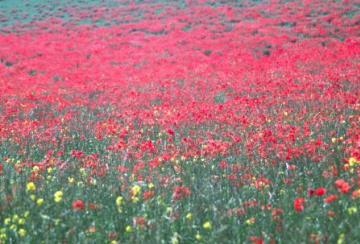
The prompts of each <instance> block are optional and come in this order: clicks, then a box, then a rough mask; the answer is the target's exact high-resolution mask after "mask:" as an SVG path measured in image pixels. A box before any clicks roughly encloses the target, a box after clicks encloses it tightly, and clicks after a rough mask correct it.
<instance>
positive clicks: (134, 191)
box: [131, 185, 141, 196]
mask: <svg viewBox="0 0 360 244" xmlns="http://www.w3.org/2000/svg"><path fill="white" fill-rule="evenodd" d="M140 191H141V187H140V186H139V185H135V186H133V187H131V194H132V195H133V196H136V195H137V194H139V193H140Z"/></svg>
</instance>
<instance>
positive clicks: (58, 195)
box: [54, 191, 63, 202]
mask: <svg viewBox="0 0 360 244" xmlns="http://www.w3.org/2000/svg"><path fill="white" fill-rule="evenodd" d="M62 197H63V192H62V191H57V192H55V193H54V201H55V202H60V201H61V200H62Z"/></svg>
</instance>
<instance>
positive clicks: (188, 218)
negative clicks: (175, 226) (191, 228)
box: [185, 213, 193, 220]
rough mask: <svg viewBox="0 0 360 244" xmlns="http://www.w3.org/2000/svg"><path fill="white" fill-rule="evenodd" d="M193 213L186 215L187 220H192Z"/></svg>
mask: <svg viewBox="0 0 360 244" xmlns="http://www.w3.org/2000/svg"><path fill="white" fill-rule="evenodd" d="M192 217H193V216H192V213H188V214H187V215H186V216H185V218H186V219H187V220H192Z"/></svg>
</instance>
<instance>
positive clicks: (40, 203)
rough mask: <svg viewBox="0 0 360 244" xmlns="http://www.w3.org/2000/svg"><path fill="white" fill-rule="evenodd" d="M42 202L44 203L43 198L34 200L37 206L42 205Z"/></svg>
mask: <svg viewBox="0 0 360 244" xmlns="http://www.w3.org/2000/svg"><path fill="white" fill-rule="evenodd" d="M43 203H44V199H43V198H39V199H38V200H36V204H37V205H38V206H41V205H43Z"/></svg>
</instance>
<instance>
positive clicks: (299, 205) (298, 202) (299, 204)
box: [294, 197, 305, 212]
mask: <svg viewBox="0 0 360 244" xmlns="http://www.w3.org/2000/svg"><path fill="white" fill-rule="evenodd" d="M304 203H305V199H304V198H303V197H298V198H295V200H294V209H295V211H296V212H301V211H303V210H304Z"/></svg>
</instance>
